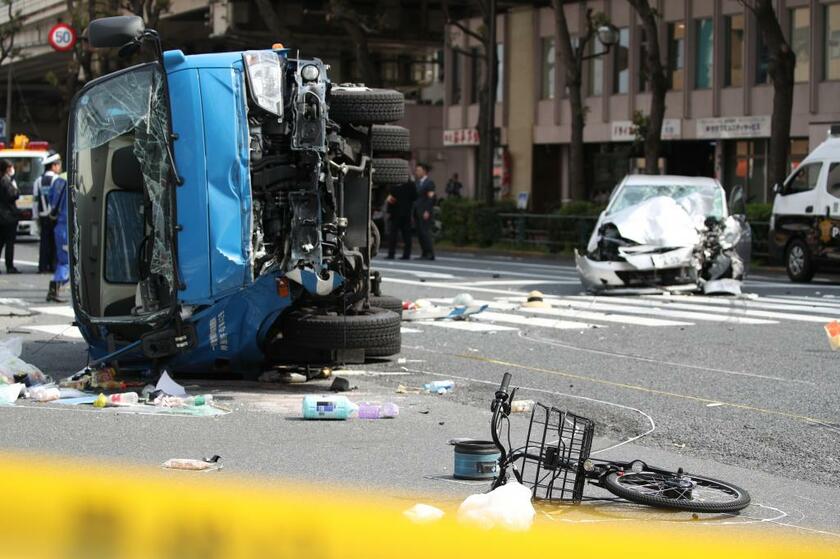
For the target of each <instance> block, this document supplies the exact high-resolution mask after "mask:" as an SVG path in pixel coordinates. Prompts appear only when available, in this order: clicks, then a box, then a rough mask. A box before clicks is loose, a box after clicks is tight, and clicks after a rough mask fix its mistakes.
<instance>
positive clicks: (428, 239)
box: [414, 163, 435, 260]
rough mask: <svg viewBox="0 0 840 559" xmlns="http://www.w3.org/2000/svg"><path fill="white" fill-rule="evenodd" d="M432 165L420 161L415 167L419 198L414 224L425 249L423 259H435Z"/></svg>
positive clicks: (421, 244) (421, 247)
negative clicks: (430, 172) (430, 174)
mask: <svg viewBox="0 0 840 559" xmlns="http://www.w3.org/2000/svg"><path fill="white" fill-rule="evenodd" d="M429 171H431V167H429V165H427V164H426V163H418V164H417V167H415V169H414V176H415V177H416V179H417V181H416V183H415V184H416V187H417V200H416V201H415V202H414V224H415V226H416V228H417V240H418V241H420V249H421V250H422V251H423V254H422V256H420V258H422V259H423V260H434V259H435V246H434V243H433V241H432V217H433V214H434V209H435V181H433V180H432V178H431V177H430V176H429Z"/></svg>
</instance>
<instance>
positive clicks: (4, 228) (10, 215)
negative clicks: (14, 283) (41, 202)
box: [0, 159, 19, 274]
mask: <svg viewBox="0 0 840 559" xmlns="http://www.w3.org/2000/svg"><path fill="white" fill-rule="evenodd" d="M14 176H15V166H14V165H12V162H11V161H9V160H8V159H0V250H2V251H4V252H5V253H6V272H8V273H10V274H17V273H19V272H18V269H17V268H15V239H16V238H17V222H18V211H17V205H16V204H15V201H16V200H17V199H18V196H19V192H18V187H17V183H15V179H14Z"/></svg>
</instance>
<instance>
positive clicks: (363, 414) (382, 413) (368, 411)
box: [358, 402, 400, 419]
mask: <svg viewBox="0 0 840 559" xmlns="http://www.w3.org/2000/svg"><path fill="white" fill-rule="evenodd" d="M398 415H400V408H399V406H397V404H394V403H391V402H386V403H384V404H376V403H370V402H360V403H359V410H358V417H359V419H393V418H395V417H397V416H398Z"/></svg>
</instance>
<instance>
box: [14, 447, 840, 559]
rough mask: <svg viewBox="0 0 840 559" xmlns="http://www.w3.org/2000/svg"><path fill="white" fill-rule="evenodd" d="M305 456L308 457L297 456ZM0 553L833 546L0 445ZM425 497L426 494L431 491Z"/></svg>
mask: <svg viewBox="0 0 840 559" xmlns="http://www.w3.org/2000/svg"><path fill="white" fill-rule="evenodd" d="M301 467H302V468H303V467H305V466H303V465H302V466H301ZM0 488H1V489H0V511H2V514H0V522H2V524H3V530H2V532H0V533H2V534H3V538H2V539H0V557H26V558H32V559H37V558H41V557H45V558H46V557H48V558H50V559H53V558H85V559H96V558H110V557H126V558H141V557H142V558H145V557H154V558H169V557H171V558H178V559H190V558H195V559H213V558H238V557H259V558H265V559H271V558H301V559H328V558H336V559H338V558H340V559H348V558H353V557H359V558H364V559H376V558H382V559H397V558H401V559H413V558H417V559H420V558H422V559H437V558H441V557H457V558H459V559H469V558H473V557H481V558H493V557H511V558H515V559H532V558H533V559H537V558H543V557H566V556H570V557H581V558H622V559H625V558H629V557H645V558H646V559H658V558H662V559H666V558H667V559H673V558H681V559H694V558H697V559H700V558H703V559H709V558H719V557H738V558H739V559H749V558H755V559H759V558H760V559H773V558H789V557H797V558H806V559H811V558H813V559H817V558H823V557H838V556H840V549H838V546H837V545H834V546H831V545H829V543H825V542H824V541H822V540H818V541H814V540H812V539H805V538H800V537H795V538H794V537H786V538H782V537H778V536H775V535H774V536H773V537H768V534H769V533H770V532H769V531H768V530H766V529H765V530H755V529H753V530H745V529H743V528H734V527H732V526H727V527H722V526H718V527H715V528H702V527H697V526H696V525H694V524H693V525H692V528H693V529H686V528H680V529H676V528H675V529H670V528H667V529H665V528H661V527H660V526H661V525H660V526H657V527H656V530H652V529H651V528H649V527H648V528H645V529H641V528H640V526H639V524H638V523H634V524H633V525H632V526H631V525H630V523H625V524H622V526H620V527H615V526H604V525H603V524H594V525H593V524H585V525H578V524H571V525H570V524H562V523H551V524H547V523H545V522H538V523H536V524H535V525H534V527H533V528H532V529H531V530H530V531H528V532H525V533H510V532H502V531H498V530H492V531H483V530H481V529H478V528H472V527H467V526H463V525H459V524H458V523H457V522H456V521H455V514H454V510H449V511H447V514H446V516H445V517H444V519H443V520H441V521H439V522H437V523H434V524H431V525H415V524H412V523H411V522H410V521H409V520H407V519H406V518H405V517H403V515H402V511H403V510H405V509H407V508H409V507H410V506H411V505H413V504H414V502H415V501H414V500H395V499H386V498H379V499H375V498H373V497H371V495H369V494H362V493H355V494H354V493H350V492H346V491H342V492H337V491H336V492H333V491H330V490H325V489H324V488H318V489H313V488H312V487H306V488H305V489H301V488H300V487H295V488H290V487H289V486H284V485H276V484H274V483H272V482H268V481H264V480H259V481H253V482H248V483H246V482H244V481H242V480H235V479H233V478H232V477H231V476H228V475H227V474H225V473H224V471H222V472H216V473H212V474H203V473H195V472H163V471H157V470H155V471H151V470H150V469H141V468H138V467H133V466H117V467H115V466H111V467H107V468H106V467H102V466H93V465H91V464H89V463H84V462H74V461H69V460H62V461H60V462H59V461H56V460H50V459H47V458H32V457H21V456H11V455H0ZM432 504H434V500H433V499H432Z"/></svg>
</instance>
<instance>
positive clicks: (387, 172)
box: [373, 157, 411, 186]
mask: <svg viewBox="0 0 840 559" xmlns="http://www.w3.org/2000/svg"><path fill="white" fill-rule="evenodd" d="M410 177H411V175H410V173H409V170H408V161H406V160H405V159H396V158H392V157H388V158H381V159H374V160H373V184H376V185H385V186H389V185H392V184H404V183H406V182H408V181H409V179H410Z"/></svg>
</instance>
